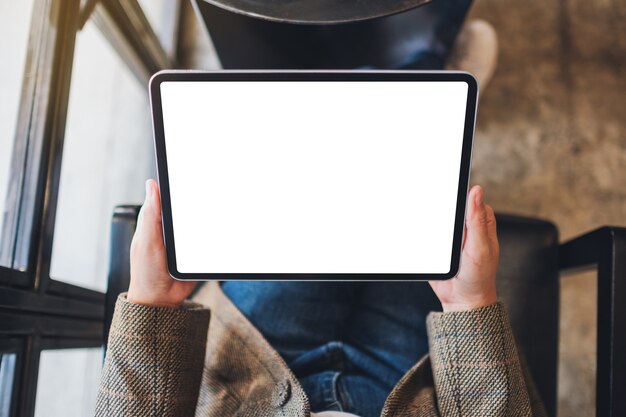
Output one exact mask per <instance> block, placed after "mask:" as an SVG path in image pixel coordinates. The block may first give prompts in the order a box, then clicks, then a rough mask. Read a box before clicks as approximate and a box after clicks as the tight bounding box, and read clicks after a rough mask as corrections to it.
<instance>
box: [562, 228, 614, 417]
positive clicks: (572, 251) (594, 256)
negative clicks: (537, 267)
mask: <svg viewBox="0 0 626 417" xmlns="http://www.w3.org/2000/svg"><path fill="white" fill-rule="evenodd" d="M596 266H597V270H598V324H597V365H596V366H597V375H596V415H598V416H614V417H617V416H626V228H621V227H610V226H607V227H602V228H600V229H597V230H594V231H592V232H590V233H587V234H585V235H582V236H580V237H577V238H574V239H572V240H570V241H567V242H565V243H563V244H562V245H561V246H560V248H559V267H560V269H561V270H562V271H570V270H576V269H585V268H592V267H596Z"/></svg>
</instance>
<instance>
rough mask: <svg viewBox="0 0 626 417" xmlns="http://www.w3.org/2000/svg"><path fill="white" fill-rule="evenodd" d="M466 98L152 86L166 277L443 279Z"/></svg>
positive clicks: (398, 89) (305, 85) (420, 88)
mask: <svg viewBox="0 0 626 417" xmlns="http://www.w3.org/2000/svg"><path fill="white" fill-rule="evenodd" d="M467 94H468V85H467V84H466V83H465V82H461V81H459V82H442V81H437V82H424V81H419V82H415V81H407V82H404V81H402V82H401V81H395V82H360V81H359V82H357V81H351V82H343V81H336V82H325V81H324V82H322V81H314V82H299V81H298V82H255V81H249V82H239V81H238V82H234V81H228V82H223V81H209V82H195V81H193V82H192V81H183V82H176V81H166V82H163V83H162V84H161V100H162V110H163V123H164V135H165V148H166V153H167V165H168V175H169V186H170V196H171V209H172V224H173V230H174V244H175V248H176V264H177V269H178V272H180V273H389V274H393V273H447V272H449V271H450V265H451V256H452V241H453V229H454V221H455V213H456V202H457V192H458V184H459V172H460V163H461V151H462V144H463V133H464V124H465V111H466V103H467Z"/></svg>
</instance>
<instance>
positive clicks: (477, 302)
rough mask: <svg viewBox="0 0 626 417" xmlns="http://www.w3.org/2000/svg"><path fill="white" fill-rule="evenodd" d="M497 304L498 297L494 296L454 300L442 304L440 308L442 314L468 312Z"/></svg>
mask: <svg viewBox="0 0 626 417" xmlns="http://www.w3.org/2000/svg"><path fill="white" fill-rule="evenodd" d="M497 302H498V297H496V295H495V294H493V295H490V296H485V297H480V298H474V299H469V300H455V301H450V302H445V303H444V302H442V303H441V307H442V308H443V311H444V312H452V311H468V310H475V309H477V308H482V307H487V306H490V305H493V304H495V303H497Z"/></svg>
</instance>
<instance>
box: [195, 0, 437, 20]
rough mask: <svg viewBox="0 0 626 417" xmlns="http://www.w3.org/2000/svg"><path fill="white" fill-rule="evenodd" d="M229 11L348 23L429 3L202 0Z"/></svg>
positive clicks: (398, 0)
mask: <svg viewBox="0 0 626 417" xmlns="http://www.w3.org/2000/svg"><path fill="white" fill-rule="evenodd" d="M204 1H206V2H207V3H211V4H213V5H215V6H218V7H221V8H223V9H226V10H228V11H231V12H235V13H239V14H243V15H246V16H250V17H257V18H260V19H265V20H271V21H275V22H284V23H304V24H332V23H348V22H357V21H361V20H367V19H373V18H376V17H382V16H388V15H392V14H395V13H400V12H404V11H407V10H410V9H412V8H414V7H417V6H420V5H422V4H425V3H429V2H430V1H431V0H204Z"/></svg>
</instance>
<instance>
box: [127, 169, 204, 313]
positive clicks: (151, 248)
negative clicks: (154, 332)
mask: <svg viewBox="0 0 626 417" xmlns="http://www.w3.org/2000/svg"><path fill="white" fill-rule="evenodd" d="M195 286H196V283H195V282H192V281H177V280H175V279H174V278H172V276H171V275H170V274H169V272H168V271H167V263H166V256H165V245H164V244H163V226H162V224H161V197H160V193H159V186H158V185H157V183H156V181H154V180H148V181H147V182H146V201H145V202H144V204H143V206H142V207H141V211H140V212H139V218H138V219H137V229H136V230H135V235H134V236H133V241H132V243H131V245H130V287H129V289H128V296H127V299H128V301H130V302H131V303H135V304H142V305H147V306H151V307H170V308H176V307H178V306H180V305H181V304H182V302H183V301H184V300H185V299H186V298H187V297H188V296H189V295H190V294H191V292H192V291H193V289H194V287H195Z"/></svg>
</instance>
